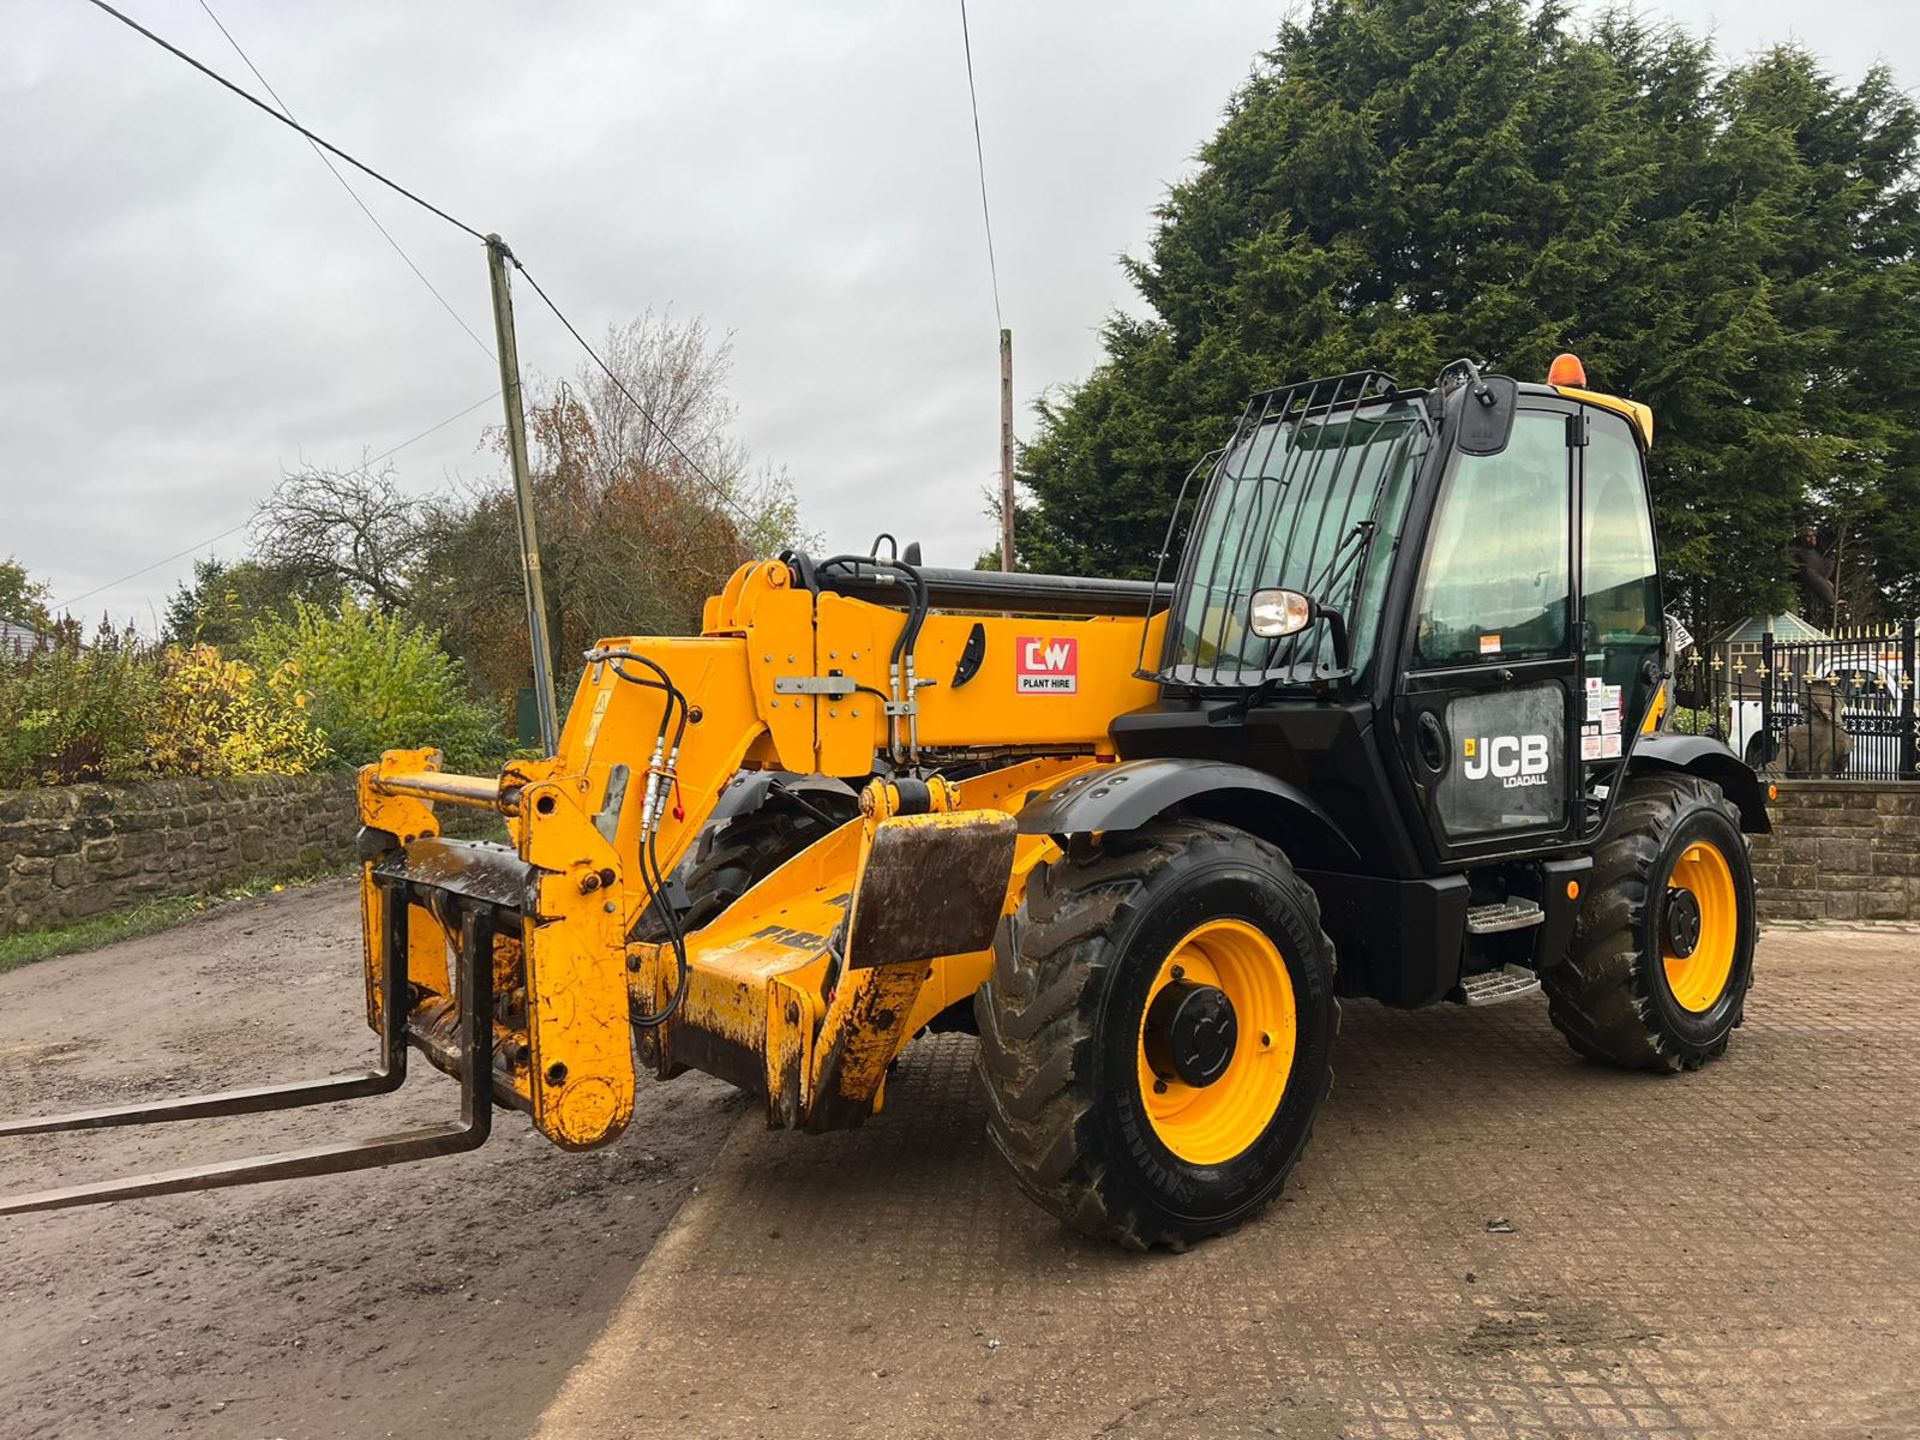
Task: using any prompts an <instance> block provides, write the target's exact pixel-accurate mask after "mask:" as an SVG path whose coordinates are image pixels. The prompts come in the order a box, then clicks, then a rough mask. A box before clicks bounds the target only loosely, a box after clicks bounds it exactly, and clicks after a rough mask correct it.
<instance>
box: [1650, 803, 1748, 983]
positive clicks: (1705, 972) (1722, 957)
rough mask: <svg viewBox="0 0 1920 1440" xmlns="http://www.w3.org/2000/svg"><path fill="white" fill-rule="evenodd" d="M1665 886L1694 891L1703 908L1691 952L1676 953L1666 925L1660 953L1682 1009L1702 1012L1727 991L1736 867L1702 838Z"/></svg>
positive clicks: (1736, 907)
mask: <svg viewBox="0 0 1920 1440" xmlns="http://www.w3.org/2000/svg"><path fill="white" fill-rule="evenodd" d="M1667 884H1668V885H1670V886H1673V887H1675V888H1676V889H1680V890H1687V891H1691V892H1692V894H1693V898H1694V902H1695V903H1696V904H1697V905H1698V906H1699V907H1700V939H1699V942H1698V943H1697V944H1696V945H1695V946H1694V947H1693V953H1692V954H1690V955H1684V956H1682V955H1675V954H1673V953H1672V948H1671V946H1670V945H1669V944H1668V942H1667V938H1666V935H1665V933H1664V927H1663V933H1662V935H1661V937H1660V952H1661V959H1662V961H1663V963H1664V966H1665V969H1666V972H1667V989H1668V990H1670V991H1671V992H1672V993H1673V998H1674V1000H1675V1001H1677V1002H1678V1003H1679V1005H1680V1006H1681V1008H1682V1009H1685V1010H1691V1011H1692V1012H1693V1013H1694V1014H1696V1015H1699V1014H1704V1013H1706V1012H1707V1011H1708V1010H1711V1009H1712V1008H1713V1007H1714V1006H1715V1005H1716V1004H1718V1003H1719V1000H1720V997H1721V995H1722V994H1724V993H1725V991H1726V988H1727V979H1728V977H1729V976H1731V975H1732V974H1733V952H1734V950H1735V949H1736V948H1737V946H1738V944H1739V940H1740V895H1739V892H1738V891H1737V890H1736V889H1735V888H1734V884H1733V867H1732V866H1730V865H1728V864H1727V857H1726V856H1725V855H1723V854H1721V853H1720V849H1719V847H1718V846H1716V845H1713V844H1711V843H1709V842H1708V841H1705V840H1699V841H1696V842H1694V843H1693V844H1692V845H1689V846H1688V847H1687V848H1686V849H1685V850H1684V851H1682V852H1681V855H1680V858H1679V859H1678V860H1676V861H1675V862H1674V866H1673V873H1672V874H1671V875H1669V876H1668V877H1667Z"/></svg>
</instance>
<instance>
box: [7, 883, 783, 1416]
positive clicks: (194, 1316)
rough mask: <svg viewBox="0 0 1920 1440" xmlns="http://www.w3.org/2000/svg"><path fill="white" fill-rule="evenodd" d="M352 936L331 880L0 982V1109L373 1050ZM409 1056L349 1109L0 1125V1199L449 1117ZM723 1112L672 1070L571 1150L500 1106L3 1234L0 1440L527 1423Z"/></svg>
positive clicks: (725, 1098) (173, 1087) (699, 1166)
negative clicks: (604, 1133) (381, 1087)
mask: <svg viewBox="0 0 1920 1440" xmlns="http://www.w3.org/2000/svg"><path fill="white" fill-rule="evenodd" d="M358 927H359V921H358V907H357V901H356V898H355V893H354V890H353V887H352V886H351V884H350V883H349V882H346V881H330V882H327V883H324V884H320V885H315V886H311V887H307V888H305V889H301V890H294V891H289V892H286V893H284V894H279V895H271V896H266V897H263V898H262V899H260V900H257V901H247V902H242V903H239V904H236V905H233V906H231V907H227V908H224V909H221V910H219V911H215V912H212V913H210V914H208V915H206V916H203V917H201V918H199V919H197V920H195V921H192V922H190V923H188V924H186V925H184V926H182V927H180V928H179V929H176V930H172V931H168V932H165V933H163V934H160V935H153V936H148V937H145V938H142V939H138V940H131V941H127V942H125V943H123V944H119V945H114V946H110V947H108V948H106V949H104V950H99V951H95V952H93V953H91V954H87V955H76V956H70V957H67V958H64V959H59V960H49V961H45V962H42V963H41V964H38V965H32V966H29V967H27V968H25V969H23V970H19V971H16V972H14V973H12V974H8V975H4V976H0V1097H3V1098H0V1112H4V1113H11V1114H21V1113H46V1112H51V1111H57V1110H69V1109H80V1108H86V1107H91V1106H96V1105H113V1104H120V1103H125V1102H127V1101H131V1100H136V1099H142V1098H151V1097H157V1096H160V1095H164V1094H171V1093H179V1092H186V1091H197V1090H211V1089H221V1088H227V1087H232V1086H239V1085H250V1084H261V1083H267V1082H271V1081H278V1080H296V1079H303V1078H308V1077H313V1076H319V1075H324V1074H330V1073H334V1072H337V1071H343V1070H351V1069H355V1068H358V1067H359V1066H362V1065H364V1064H366V1063H368V1062H369V1061H370V1060H371V1058H372V1054H373V1036H372V1033H371V1032H370V1031H369V1030H368V1029H367V1028H366V1023H365V1018H364V1010H363V1005H364V1001H363V998H362V996H363V992H362V988H361V983H360V940H359V928H358ZM415 1069H416V1071H417V1072H418V1073H416V1075H415V1078H413V1079H412V1080H410V1081H409V1083H408V1084H407V1086H406V1087H405V1088H404V1089H403V1090H402V1091H401V1092H400V1093H398V1094H396V1095H391V1096H383V1097H380V1098H378V1099H372V1100H363V1101H359V1102H355V1103H352V1104H349V1105H340V1106H326V1107H322V1108H319V1109H314V1110H306V1111H289V1112H284V1113H282V1114H280V1115H277V1116H275V1115H268V1116H250V1117H245V1118H235V1119H230V1120H208V1121H197V1122H190V1123H183V1124H176V1125H168V1126H162V1127H158V1128H155V1129H149V1130H147V1131H144V1132H129V1131H119V1132H115V1131H102V1132H99V1133H96V1134H94V1135H80V1136H31V1137H22V1138H17V1139H12V1140H4V1141H0V1186H3V1187H4V1188H5V1190H7V1191H9V1192H11V1191H20V1190H38V1189H44V1188H47V1187H50V1186H54V1185H59V1184H65V1183H71V1182H75V1181H80V1180H85V1179H93V1178H103V1177H107V1176H113V1175H117V1174H124V1173H129V1172H133V1171H144V1170H153V1169H162V1168H167V1167H170V1166H173V1165H176V1164H183V1163H192V1162H194V1161H198V1160H202V1159H219V1158H225V1157H229V1156H235V1155H244V1154H248V1153H252V1152H255V1151H258V1150H262V1149H267V1148H276V1149H277V1148H284V1147H288V1146H297V1145H303V1144H311V1143H315V1142H317V1141H320V1140H324V1139H329V1138H334V1137H338V1136H343V1135H363V1134H379V1133H386V1132H389V1131H392V1130H397V1129H402V1128H405V1127H407V1126H410V1125H414V1124H419V1123H423V1122H430V1121H433V1120H437V1119H443V1118H448V1117H450V1116H451V1114H452V1113H453V1109H454V1107H455V1105H456V1103H457V1099H458V1095H457V1091H456V1088H455V1085H454V1082H453V1081H451V1080H449V1079H447V1078H445V1077H443V1076H441V1075H439V1074H438V1073H437V1072H435V1071H433V1070H432V1069H430V1068H429V1067H426V1066H424V1065H422V1066H416V1067H415ZM747 1108H748V1107H747V1102H745V1101H744V1100H743V1099H742V1098H740V1097H739V1096H738V1095H737V1094H736V1093H735V1092H734V1091H732V1090H730V1089H728V1088H727V1087H725V1086H723V1085H720V1084H718V1083H717V1082H714V1081H711V1080H708V1079H706V1078H705V1077H702V1076H694V1075H689V1076H685V1077H683V1078H681V1079H679V1080H676V1081H675V1082H673V1083H672V1084H669V1085H648V1084H644V1083H643V1084H642V1086H641V1088H640V1094H639V1099H638V1104H637V1106H636V1109H635V1113H634V1118H633V1123H632V1124H631V1125H630V1126H629V1127H628V1129H627V1132H626V1134H625V1135H624V1136H622V1137H621V1139H620V1140H619V1141H618V1142H616V1143H615V1144H613V1145H611V1146H609V1147H607V1148H606V1149H604V1150H600V1151H595V1152H593V1153H591V1154H586V1155H571V1154H567V1153H565V1152H562V1151H560V1150H557V1149H555V1148H554V1147H553V1146H551V1145H549V1144H548V1143H547V1142H546V1141H545V1140H542V1139H541V1138H540V1137H539V1136H537V1135H536V1134H534V1133H533V1131H532V1129H531V1128H530V1127H529V1126H528V1124H527V1123H526V1120H525V1118H524V1117H523V1116H520V1115H517V1114H514V1113H511V1112H500V1113H499V1114H497V1116H496V1118H495V1128H494V1137H493V1139H492V1140H491V1141H490V1142H489V1143H488V1145H487V1146H486V1147H485V1148H484V1149H482V1150H479V1151H477V1152H475V1153H473V1154H469V1155H461V1156H455V1157H451V1158H447V1159H442V1160H434V1161H427V1162H423V1163H421V1164H416V1165H407V1166H399V1167H395V1168H392V1169H388V1170H378V1171H371V1172H366V1173H362V1174H357V1175H336V1176H329V1177H325V1178H320V1179H313V1180H299V1181H290V1182H285V1183H281V1184H274V1185H265V1186H256V1187H252V1188H246V1189H237V1190H222V1191H213V1192H209V1193H206V1194H201V1195H186V1196H174V1197H168V1198H166V1199H159V1200H140V1201H129V1202H124V1203H122V1204H119V1205H115V1206H112V1207H108V1208H92V1209H85V1210H70V1211H61V1212H54V1213H49V1214H42V1215H30V1216H24V1217H20V1218H17V1219H13V1220H9V1221H6V1222H0V1435H4V1436H6V1437H9V1440H12V1437H28V1436H63V1437H65V1436H75V1435H108V1434H110V1435H130V1436H147V1435H194V1436H207V1437H216V1440H217V1437H222V1436H246V1437H259V1436H285V1437H289V1440H292V1437H304V1436H335V1435H355V1436H379V1435H413V1434H431V1433H436V1432H438V1431H439V1429H440V1428H441V1427H442V1426H453V1425H457V1426H458V1427H459V1430H460V1433H462V1434H466V1435H475V1436H495V1435H498V1436H517V1435H523V1434H525V1433H527V1432H528V1431H529V1430H530V1429H531V1428H532V1425H533V1423H534V1421H535V1419H536V1417H537V1416H538V1415H539V1414H540V1412H541V1410H542V1409H543V1408H544V1407H545V1405H546V1404H547V1402H548V1401H549V1400H550V1399H551V1398H552V1397H553V1395H554V1393H555V1392H556V1390H557V1389H558V1387H559V1384H560V1381H561V1380H562V1379H563V1378H564V1376H565V1375H566V1372H567V1369H568V1367H569V1366H571V1365H572V1364H573V1363H574V1362H575V1361H576V1360H577V1359H578V1358H579V1356H580V1355H581V1354H582V1353H583V1352H584V1350H585V1347H586V1346H587V1344H588V1342H589V1341H590V1340H591V1339H592V1338H593V1336H594V1334H595V1333H596V1332H597V1331H598V1329H599V1328H600V1326H601V1324H602V1323H603V1321H604V1320H605V1318H606V1316H607V1314H608V1313H609V1311H610V1310H611V1308H612V1306H613V1305H614V1303H615V1302H616V1301H617V1300H618V1299H619V1297H620V1295H621V1293H622V1292H623V1290H624V1289H625V1287H626V1284H627V1282H628V1280H629V1279H630V1278H631V1277H632V1276H633V1274H634V1272H635V1271H636V1270H637V1268H638V1267H639V1264H640V1261H641V1260H642V1259H643V1258H644V1257H645V1256H646V1254H647V1252H648V1250H649V1249H650V1248H651V1246H652V1245H653V1242H654V1240H655V1238H656V1237H657V1236H658V1235H659V1233H660V1231H661V1229H662V1228H663V1227H664V1226H665V1224H666V1222H667V1221H668V1220H670V1219H671V1218H672V1216H673V1215H674V1213H675V1211H676V1210H677V1209H678V1208H679V1205H680V1202H681V1200H682V1199H683V1198H685V1197H686V1196H687V1195H688V1194H689V1193H691V1192H692V1190H693V1189H694V1187H695V1186H696V1185H697V1183H698V1181H699V1179H700V1177H701V1175H702V1174H703V1173H704V1172H705V1170H706V1168H707V1166H708V1164H709V1163H710V1161H711V1159H712V1157H713V1155H714V1152H715V1150H716V1148H717V1147H718V1144H719V1141H720V1139H721V1138H722V1136H723V1135H724V1134H725V1133H726V1131H727V1130H728V1129H729V1128H730V1127H731V1126H732V1124H733V1123H734V1121H735V1120H737V1119H738V1118H739V1117H740V1116H741V1115H742V1114H744V1113H745V1111H746V1109H747Z"/></svg>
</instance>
